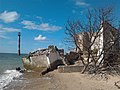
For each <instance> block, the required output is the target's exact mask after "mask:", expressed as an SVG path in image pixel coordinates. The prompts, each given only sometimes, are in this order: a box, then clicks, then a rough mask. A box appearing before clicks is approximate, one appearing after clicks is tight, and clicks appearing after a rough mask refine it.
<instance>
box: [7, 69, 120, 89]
mask: <svg viewBox="0 0 120 90" xmlns="http://www.w3.org/2000/svg"><path fill="white" fill-rule="evenodd" d="M119 80H120V76H109V77H108V79H106V78H103V79H102V78H99V76H95V77H93V76H91V75H83V74H80V73H58V72H57V70H56V71H52V72H49V73H48V74H46V75H45V76H42V77H41V76H40V74H39V73H36V74H30V73H29V74H26V75H24V79H23V82H22V83H21V84H19V85H18V86H17V85H16V86H14V88H13V89H10V88H9V89H8V90H118V88H117V87H116V86H115V85H114V83H115V82H117V81H119Z"/></svg>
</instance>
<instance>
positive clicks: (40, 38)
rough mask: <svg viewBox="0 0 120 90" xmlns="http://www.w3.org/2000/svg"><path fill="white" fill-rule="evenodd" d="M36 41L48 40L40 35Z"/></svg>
mask: <svg viewBox="0 0 120 90" xmlns="http://www.w3.org/2000/svg"><path fill="white" fill-rule="evenodd" d="M34 40H37V41H44V40H46V37H44V36H42V35H39V36H38V37H35V38H34Z"/></svg>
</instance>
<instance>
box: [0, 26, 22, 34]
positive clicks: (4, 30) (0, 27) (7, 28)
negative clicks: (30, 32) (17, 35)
mask: <svg viewBox="0 0 120 90" xmlns="http://www.w3.org/2000/svg"><path fill="white" fill-rule="evenodd" d="M19 31H20V29H16V28H10V27H4V26H3V25H0V32H1V33H2V32H19Z"/></svg>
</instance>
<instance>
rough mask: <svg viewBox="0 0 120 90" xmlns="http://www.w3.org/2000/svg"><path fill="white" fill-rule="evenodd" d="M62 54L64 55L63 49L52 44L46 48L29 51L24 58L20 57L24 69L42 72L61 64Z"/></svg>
mask: <svg viewBox="0 0 120 90" xmlns="http://www.w3.org/2000/svg"><path fill="white" fill-rule="evenodd" d="M62 55H64V50H61V49H58V48H57V47H56V46H53V45H52V46H48V48H47V49H41V50H36V51H34V52H30V53H29V55H28V56H27V57H26V58H23V59H22V62H23V66H24V68H25V69H27V70H35V71H41V72H42V71H44V70H46V69H48V68H50V69H55V68H57V66H58V65H62V64H63V62H62V59H63V58H62V57H63V56H62Z"/></svg>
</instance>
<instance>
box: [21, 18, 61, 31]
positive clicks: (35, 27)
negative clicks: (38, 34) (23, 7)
mask: <svg viewBox="0 0 120 90" xmlns="http://www.w3.org/2000/svg"><path fill="white" fill-rule="evenodd" d="M21 23H22V24H23V25H25V26H24V28H26V29H31V30H42V31H57V30H60V29H62V27H60V26H56V25H50V24H49V23H41V24H35V23H34V22H32V21H27V20H24V21H22V22H21Z"/></svg>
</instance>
